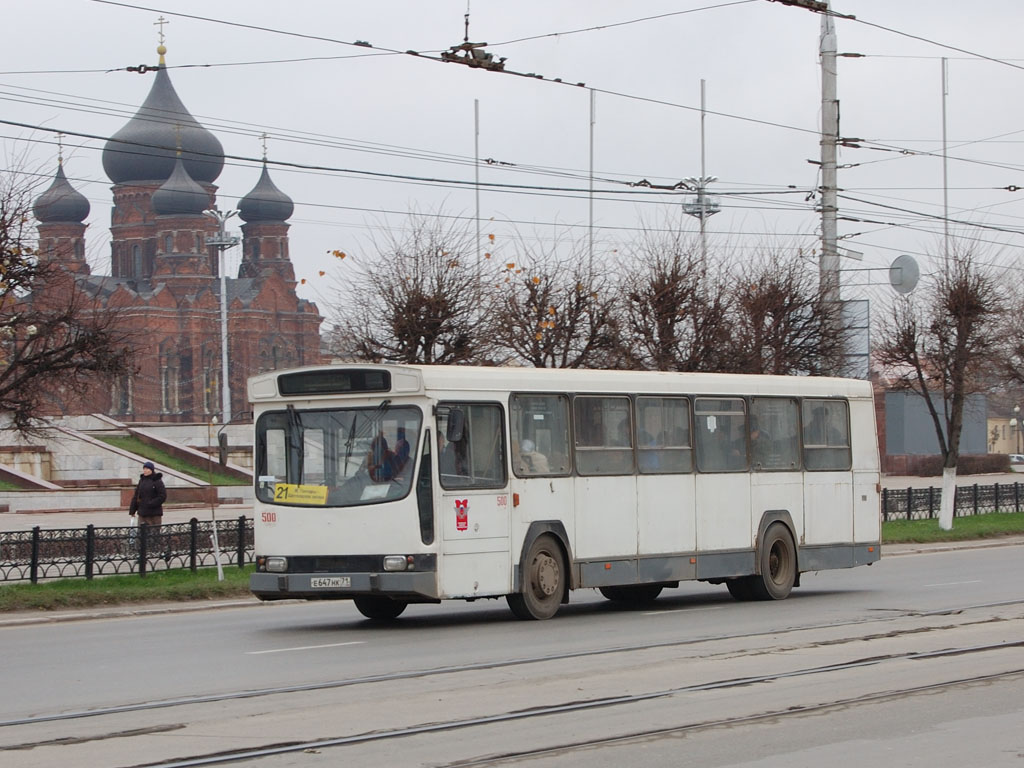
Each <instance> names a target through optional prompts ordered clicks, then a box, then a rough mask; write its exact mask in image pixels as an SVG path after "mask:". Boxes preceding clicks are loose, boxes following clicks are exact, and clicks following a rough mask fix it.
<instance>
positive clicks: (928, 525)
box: [882, 512, 1024, 544]
mask: <svg viewBox="0 0 1024 768" xmlns="http://www.w3.org/2000/svg"><path fill="white" fill-rule="evenodd" d="M1021 534H1024V512H992V513H990V514H987V515H968V516H966V517H955V518H953V529H952V530H950V531H944V530H942V529H941V528H939V521H938V520H890V521H889V522H887V523H882V543H883V544H929V543H933V542H936V543H937V542H944V541H964V540H968V539H990V538H994V537H998V536H1019V535H1021Z"/></svg>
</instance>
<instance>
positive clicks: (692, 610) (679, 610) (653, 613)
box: [643, 605, 722, 616]
mask: <svg viewBox="0 0 1024 768" xmlns="http://www.w3.org/2000/svg"><path fill="white" fill-rule="evenodd" d="M720 610H722V606H720V605H716V606H713V607H711V608H672V609H670V610H667V611H644V613H643V615H644V616H667V615H668V614H670V613H696V612H697V611H720Z"/></svg>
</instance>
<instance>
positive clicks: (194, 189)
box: [152, 157, 210, 216]
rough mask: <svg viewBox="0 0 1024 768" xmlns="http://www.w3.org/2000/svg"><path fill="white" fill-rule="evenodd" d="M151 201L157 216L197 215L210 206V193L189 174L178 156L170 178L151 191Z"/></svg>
mask: <svg viewBox="0 0 1024 768" xmlns="http://www.w3.org/2000/svg"><path fill="white" fill-rule="evenodd" d="M152 202H153V212H154V213H156V215H157V216H197V215H199V214H201V213H202V212H203V211H205V210H206V209H207V208H208V207H209V206H210V193H209V192H207V191H206V190H205V189H203V188H202V187H201V186H200V185H199V184H198V182H196V181H195V180H194V179H193V178H192V177H191V176H189V173H188V169H187V168H186V167H185V163H184V162H183V161H182V158H181V157H179V158H178V159H177V160H175V162H174V170H173V171H171V176H170V178H169V179H167V181H165V182H164V183H163V184H161V185H160V189H158V190H157V191H156V192H154V193H153V200H152Z"/></svg>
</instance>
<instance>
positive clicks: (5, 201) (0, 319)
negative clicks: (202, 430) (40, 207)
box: [0, 173, 133, 434]
mask: <svg viewBox="0 0 1024 768" xmlns="http://www.w3.org/2000/svg"><path fill="white" fill-rule="evenodd" d="M33 192H34V187H33V186H32V184H31V183H27V182H26V181H25V179H24V177H23V176H22V175H20V174H17V173H8V174H4V175H2V176H0V412H2V413H5V414H7V415H8V416H9V418H10V420H11V425H12V426H13V428H14V429H16V430H17V431H19V432H21V433H23V434H31V433H33V432H34V431H35V430H36V429H37V428H38V427H39V420H40V417H41V416H43V415H44V412H45V410H46V405H47V403H48V402H49V400H50V398H49V396H50V394H52V393H54V392H56V391H58V390H60V391H63V392H65V393H66V392H71V393H79V394H80V393H83V392H85V391H86V390H87V389H88V388H89V387H91V386H94V385H95V384H96V383H97V379H99V380H101V381H102V380H106V379H110V378H113V377H116V376H123V375H125V374H128V373H130V372H131V371H132V370H133V368H132V353H131V347H130V339H129V333H128V332H127V331H124V330H121V329H119V328H118V325H117V322H116V318H115V316H114V315H113V314H112V313H109V312H107V311H105V310H103V309H102V308H101V307H100V306H99V305H98V304H97V303H96V302H95V301H94V300H93V299H92V298H91V297H90V296H89V295H88V294H87V293H86V292H84V291H83V290H81V287H80V286H79V284H78V283H77V282H76V279H75V276H74V274H72V273H70V272H68V271H66V270H65V269H63V268H62V267H60V266H59V265H56V264H53V263H40V262H39V260H38V259H37V258H36V254H35V251H34V242H35V240H34V236H33V234H34V233H32V232H31V224H32V217H31V198H32V193H33Z"/></svg>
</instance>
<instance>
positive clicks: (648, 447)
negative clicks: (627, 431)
mask: <svg viewBox="0 0 1024 768" xmlns="http://www.w3.org/2000/svg"><path fill="white" fill-rule="evenodd" d="M636 442H637V448H639V452H638V454H637V461H638V463H639V465H640V471H641V472H657V471H658V470H659V469H661V459H660V457H659V455H658V451H657V450H655V449H657V448H660V447H662V446H660V445H658V441H657V440H656V439H655V437H654V435H652V434H651V433H650V432H647V431H646V430H640V432H639V434H637V436H636Z"/></svg>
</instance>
